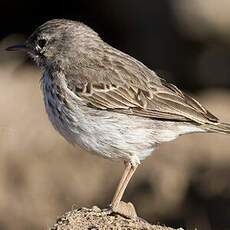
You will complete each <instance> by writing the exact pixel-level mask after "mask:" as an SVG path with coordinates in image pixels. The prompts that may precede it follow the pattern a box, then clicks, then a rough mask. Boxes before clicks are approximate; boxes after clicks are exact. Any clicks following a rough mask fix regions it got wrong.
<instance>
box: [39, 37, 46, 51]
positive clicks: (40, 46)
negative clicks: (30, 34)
mask: <svg viewBox="0 0 230 230" xmlns="http://www.w3.org/2000/svg"><path fill="white" fill-rule="evenodd" d="M45 45H46V39H43V38H41V39H39V40H38V47H39V48H40V49H43V48H44V46H45Z"/></svg>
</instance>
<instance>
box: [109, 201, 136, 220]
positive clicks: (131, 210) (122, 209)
mask: <svg viewBox="0 0 230 230" xmlns="http://www.w3.org/2000/svg"><path fill="white" fill-rule="evenodd" d="M111 209H112V212H113V213H118V214H120V215H122V216H124V217H126V218H130V219H134V218H136V217H137V213H136V209H135V207H134V205H133V204H132V203H131V202H128V203H126V202H124V201H120V202H119V203H118V204H117V205H116V206H111Z"/></svg>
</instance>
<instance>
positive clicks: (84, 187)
mask: <svg viewBox="0 0 230 230" xmlns="http://www.w3.org/2000/svg"><path fill="white" fill-rule="evenodd" d="M0 9H1V14H0V19H1V20H0V28H1V31H0V39H1V41H0V50H1V51H0V52H1V55H0V229H3V230H11V229H18V230H20V229H35V230H36V229H46V228H48V226H50V225H51V224H52V223H54V220H55V218H56V217H57V216H58V215H61V214H62V213H63V212H65V211H67V210H71V209H72V208H75V207H80V206H92V205H94V204H97V205H99V206H101V207H104V206H106V205H108V203H109V202H110V200H111V197H112V195H113V192H114V190H115V187H116V184H117V182H118V179H119V177H120V176H121V172H122V170H123V165H122V164H121V163H117V162H110V161H107V160H104V159H101V158H99V157H97V156H93V155H91V154H87V153H85V152H83V151H81V150H80V149H79V148H73V147H72V146H70V145H69V144H68V143H66V142H65V140H64V139H63V138H62V137H60V136H59V134H57V133H56V132H55V131H54V129H53V128H52V127H51V124H50V123H49V122H48V119H47V116H46V114H45V112H44V106H43V102H42V95H41V92H40V90H39V79H40V77H41V72H39V70H37V69H36V68H35V67H33V66H32V64H31V62H30V61H29V60H28V59H27V58H26V57H24V56H21V55H20V54H16V53H10V54H9V53H7V52H5V51H4V48H5V47H7V46H8V45H10V44H14V43H15V42H18V41H23V40H24V38H25V36H26V35H28V34H29V33H31V32H32V31H33V29H34V28H35V27H36V26H37V25H39V24H40V23H42V22H44V21H46V20H47V19H51V18H61V17H64V18H70V19H78V20H81V21H83V22H85V23H87V24H88V25H90V26H91V27H93V28H94V29H95V30H96V31H97V32H99V33H100V34H101V35H102V37H103V38H104V40H106V41H107V42H109V43H110V44H112V45H113V46H115V47H117V48H119V49H122V50H123V51H125V52H127V53H129V54H131V55H133V56H134V57H136V58H138V59H139V60H141V61H142V62H144V63H145V64H146V65H147V66H149V67H150V68H152V69H154V70H156V71H157V72H158V73H159V74H160V75H161V76H164V78H166V79H168V80H169V81H171V82H173V83H175V84H177V85H178V86H180V87H181V88H182V89H184V90H186V91H188V92H190V94H192V95H194V96H195V97H196V98H198V99H199V100H200V101H201V102H202V103H203V104H205V105H206V106H207V108H209V109H210V110H211V111H212V112H213V113H214V114H215V115H217V116H219V117H220V118H221V119H222V120H224V121H228V122H230V103H229V100H230V91H229V86H230V77H229V76H230V52H229V51H230V43H229V41H230V39H229V38H230V14H229V10H230V2H229V1H228V0H222V1H221V2H218V1H215V0H206V1H203V0H189V1H187V0H186V1H185V0H174V1H169V0H168V1H167V0H161V1H160V0H159V1H150V0H149V1H131V0H127V1H121V0H117V1H106V0H103V1H83V0H82V1H64V2H62V3H61V2H60V3H58V2H57V1H55V2H52V1H42V0H38V1H36V3H35V2H33V1H29V0H24V1H12V0H11V1H5V0H3V1H1V3H0ZM229 140H230V139H229V137H228V136H223V135H217V134H216V135H215V134H207V135H201V134H196V135H195V134H194V135H188V136H183V137H180V138H178V139H177V140H176V141H175V142H172V143H166V144H164V145H162V146H161V147H160V148H159V149H158V150H157V151H155V153H154V154H153V155H152V156H151V157H149V158H147V159H146V160H145V161H144V162H143V164H142V165H141V166H140V168H139V169H138V171H137V172H136V174H135V176H134V178H133V180H132V181H131V183H130V185H129V187H128V190H127V192H126V194H125V197H124V200H127V201H130V200H131V201H132V202H133V203H134V204H135V206H136V208H137V211H138V214H139V215H140V216H142V217H143V218H145V219H147V220H149V221H150V222H152V223H162V224H166V225H171V226H172V227H186V228H187V229H194V228H195V227H197V228H198V229H202V230H206V229H207V230H209V229H215V230H220V229H230V184H229V179H230V151H229V146H230V141H229Z"/></svg>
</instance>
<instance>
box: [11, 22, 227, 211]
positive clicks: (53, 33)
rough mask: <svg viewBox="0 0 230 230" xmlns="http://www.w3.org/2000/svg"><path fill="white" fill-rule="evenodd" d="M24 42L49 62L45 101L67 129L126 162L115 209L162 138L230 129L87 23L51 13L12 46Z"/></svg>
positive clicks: (44, 65) (56, 122)
mask: <svg viewBox="0 0 230 230" xmlns="http://www.w3.org/2000/svg"><path fill="white" fill-rule="evenodd" d="M19 49H20V50H24V51H26V52H27V53H28V54H29V55H30V56H32V58H33V59H34V60H35V61H36V63H37V64H38V66H39V67H41V69H42V70H43V77H42V80H41V85H42V90H43V94H44V102H45V108H46V111H47V113H48V116H49V119H50V121H51V122H52V124H53V126H54V127H55V128H56V129H57V130H58V131H59V132H60V133H61V135H63V136H64V137H65V138H66V139H67V140H68V141H69V142H71V143H72V144H78V145H80V146H82V147H83V148H86V149H87V150H89V151H92V152H95V153H97V154H98V155H100V156H103V157H105V158H108V159H119V160H122V161H124V162H125V166H126V168H125V171H124V174H123V176H122V178H121V180H120V183H119V185H118V187H117V190H116V193H115V195H114V197H113V200H112V202H111V206H112V207H113V208H114V209H116V208H117V207H118V206H119V203H120V201H121V198H122V195H123V193H124V191H125V188H126V186H127V184H128V182H129V180H130V179H131V177H132V175H133V173H134V172H135V170H136V169H137V166H138V165H139V164H140V161H141V160H143V159H145V158H146V157H147V156H149V155H150V154H151V153H152V152H153V151H154V149H155V148H156V146H157V145H158V144H160V143H162V142H166V141H171V140H173V139H175V138H176V137H177V136H179V135H182V134H187V133H195V132H218V133H228V134H229V133H230V125H229V124H224V123H220V122H219V120H218V118H216V117H215V116H214V115H212V114H211V113H210V112H208V111H207V110H206V109H205V108H204V107H203V106H202V105H201V104H200V103H199V102H197V101H196V100H194V99H193V98H192V97H190V96H188V95H187V94H185V93H184V92H182V91H181V90H179V89H178V88H177V87H176V86H174V85H172V84H170V83H168V82H166V81H165V80H163V79H161V78H159V77H158V76H157V75H156V73H155V72H154V71H152V70H150V69H149V68H147V67H146V66H145V65H144V64H142V63H141V62H139V61H137V60H136V59H135V58H133V57H131V56H129V55H128V54H125V53H123V52H121V51H119V50H117V49H115V48H113V47H111V46H110V45H108V44H107V43H105V42H104V41H103V40H102V39H101V38H100V37H99V36H98V34H97V33H96V32H95V31H93V30H92V29H91V28H89V27H88V26H86V25H84V24H83V23H80V22H77V21H70V20H65V19H55V20H51V21H48V22H46V23H45V24H43V25H41V26H40V27H39V28H37V29H36V30H35V32H34V33H33V34H32V35H31V36H30V37H29V38H28V40H27V41H26V42H25V44H23V45H16V46H12V47H9V48H8V50H19Z"/></svg>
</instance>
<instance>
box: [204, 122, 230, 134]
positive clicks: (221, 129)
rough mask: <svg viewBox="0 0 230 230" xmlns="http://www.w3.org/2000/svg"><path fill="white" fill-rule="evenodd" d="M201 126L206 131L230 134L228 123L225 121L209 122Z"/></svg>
mask: <svg viewBox="0 0 230 230" xmlns="http://www.w3.org/2000/svg"><path fill="white" fill-rule="evenodd" d="M202 128H204V129H205V130H207V131H208V132H214V133H222V134H230V124H227V123H209V124H204V125H202Z"/></svg>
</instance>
